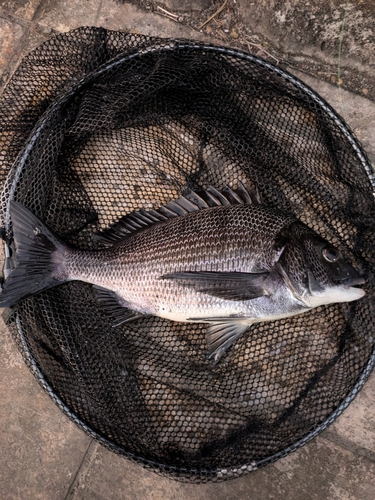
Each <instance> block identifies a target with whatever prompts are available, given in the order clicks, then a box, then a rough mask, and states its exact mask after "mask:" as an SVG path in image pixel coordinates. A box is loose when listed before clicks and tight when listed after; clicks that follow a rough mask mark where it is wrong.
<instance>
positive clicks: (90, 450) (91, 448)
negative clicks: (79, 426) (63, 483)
mask: <svg viewBox="0 0 375 500" xmlns="http://www.w3.org/2000/svg"><path fill="white" fill-rule="evenodd" d="M98 447H99V444H98V443H97V442H96V441H95V440H94V439H91V441H90V444H89V445H88V447H87V450H86V452H85V454H84V456H83V458H82V461H81V463H80V464H79V467H78V469H77V472H76V473H75V475H74V478H73V480H72V482H71V483H70V486H69V489H68V491H67V494H66V495H65V498H64V500H72V499H73V498H74V497H75V493H76V491H77V489H78V488H79V486H80V485H81V484H83V483H84V481H85V477H86V474H87V472H88V471H89V469H90V466H91V463H92V461H93V460H94V458H95V455H96V451H97V449H98Z"/></svg>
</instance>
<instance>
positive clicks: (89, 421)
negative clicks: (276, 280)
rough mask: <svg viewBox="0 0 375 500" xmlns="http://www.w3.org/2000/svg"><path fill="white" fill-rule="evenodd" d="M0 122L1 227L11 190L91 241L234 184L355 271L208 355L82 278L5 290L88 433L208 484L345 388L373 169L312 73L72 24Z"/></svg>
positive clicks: (373, 338)
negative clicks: (123, 311)
mask: <svg viewBox="0 0 375 500" xmlns="http://www.w3.org/2000/svg"><path fill="white" fill-rule="evenodd" d="M0 130H1V135H0V141H1V157H0V158H1V165H2V170H1V176H2V182H3V185H4V190H3V196H2V223H3V226H4V229H5V233H6V234H7V237H8V238H9V237H11V232H9V230H10V223H9V216H8V211H7V206H8V201H9V199H15V200H17V201H19V202H21V203H23V204H24V205H25V206H27V207H28V208H29V210H31V211H32V212H33V213H34V214H35V215H36V216H38V217H40V218H42V219H43V220H44V221H46V223H47V224H48V225H49V227H51V228H52V229H53V230H54V231H55V232H56V233H58V234H59V235H60V236H61V237H62V238H63V239H64V240H65V241H67V242H68V243H71V244H74V245H76V246H78V247H79V248H82V249H90V248H95V245H97V243H95V242H94V241H93V239H92V237H91V236H92V234H93V233H98V232H99V231H101V230H104V229H105V228H107V227H108V226H109V225H110V224H111V223H113V222H115V221H116V220H117V219H119V218H120V217H121V216H123V215H125V214H127V213H129V212H132V211H133V210H137V209H140V208H145V209H149V208H157V207H159V206H161V205H164V204H166V203H168V202H170V201H172V200H174V199H176V198H178V197H179V196H180V195H181V194H182V192H183V191H184V190H185V189H186V188H191V189H194V190H202V189H204V188H206V187H207V186H209V185H211V186H214V187H215V188H217V189H219V190H220V189H223V188H224V187H225V185H227V186H230V187H232V188H233V189H235V188H237V186H238V184H239V182H242V183H243V184H245V185H250V186H256V187H257V189H258V190H259V193H260V195H261V199H262V202H264V203H266V204H268V205H269V206H272V207H276V208H279V209H282V210H284V211H287V212H290V213H292V214H294V215H295V216H296V217H297V218H299V219H300V220H302V221H303V222H304V223H306V224H307V225H308V226H310V227H311V228H313V229H314V230H315V231H316V232H317V233H319V234H320V235H322V236H323V237H324V238H326V239H327V240H328V241H330V242H331V243H332V244H333V245H335V246H337V247H338V248H339V249H340V250H341V251H342V253H343V254H344V256H345V257H346V258H347V260H348V261H349V262H350V263H352V264H353V266H354V267H355V268H356V269H357V270H359V271H360V272H361V274H363V275H364V276H365V277H366V279H367V284H366V286H365V289H366V292H367V295H366V296H365V297H364V298H363V299H361V300H360V301H356V302H351V303H344V304H331V305H328V306H322V307H319V308H317V309H316V310H313V311H312V312H309V313H307V314H304V315H301V316H295V317H292V318H289V319H282V320H279V321H273V322H268V323H259V324H257V325H254V326H252V327H251V328H250V329H249V330H248V331H247V332H246V333H245V334H244V335H242V337H241V338H240V339H239V340H238V341H237V342H236V344H235V346H233V348H232V349H231V350H230V352H229V353H228V354H227V355H226V356H225V357H224V358H223V359H222V360H221V361H220V363H217V364H216V365H215V364H213V363H212V362H211V361H210V360H209V359H207V356H206V355H205V353H206V344H205V335H204V332H205V328H206V325H205V324H192V323H190V324H184V323H174V322H172V321H168V320H164V319H161V318H157V317H149V318H143V319H139V320H136V321H135V322H133V323H128V324H124V325H121V326H118V327H115V328H114V327H113V326H112V325H111V324H110V322H109V321H108V317H107V316H106V315H105V314H104V313H103V312H101V310H100V309H99V308H98V303H97V298H96V295H95V294H94V292H93V290H92V287H91V285H89V284H84V283H82V282H70V283H66V284H64V285H62V286H60V287H57V288H54V289H51V290H48V291H45V292H42V293H39V294H37V295H35V296H33V297H31V298H28V299H25V300H23V301H22V302H21V303H19V304H18V305H17V306H16V307H15V308H14V309H13V310H12V311H11V314H10V317H9V319H8V324H9V328H10V329H11V331H12V333H13V335H14V337H15V339H16V342H17V344H18V346H19V348H20V349H21V352H22V353H23V355H24V357H25V359H26V361H27V363H28V365H29V367H30V368H31V369H32V370H33V372H34V374H35V376H36V377H37V378H38V380H39V381H40V382H41V384H42V385H43V386H44V387H45V388H46V389H47V391H48V392H49V393H50V395H51V396H52V398H53V399H54V400H55V402H57V403H58V404H59V406H60V407H61V408H62V409H63V410H64V411H65V413H67V414H68V415H69V416H70V417H71V418H72V419H73V420H74V421H75V422H76V423H78V424H79V425H80V426H81V427H82V428H83V429H84V430H85V431H86V432H88V433H90V434H91V435H92V436H94V437H95V438H96V439H98V440H99V441H101V442H102V443H103V444H104V445H106V446H107V447H109V448H111V449H112V450H113V451H116V452H117V453H121V454H124V455H126V456H127V457H129V458H131V459H133V460H135V461H138V462H140V463H142V464H143V465H145V466H148V467H150V468H153V469H156V470H157V471H159V472H163V473H167V474H169V475H170V476H172V477H178V478H180V479H184V480H188V481H207V480H219V479H226V478H229V477H238V476H240V475H242V474H244V473H246V472H247V471H250V470H253V469H255V468H258V467H260V466H261V465H264V464H266V463H268V462H270V461H272V460H276V459H277V458H279V457H281V456H283V455H285V454H287V453H288V452H290V451H292V450H294V449H296V448H298V447H299V446H301V445H302V444H303V443H305V442H306V441H308V440H309V439H310V438H311V437H313V436H314V435H316V434H317V433H318V432H319V431H320V430H322V429H324V428H325V427H326V426H327V425H328V424H329V423H330V422H331V421H333V420H334V419H335V418H336V416H337V415H339V414H340V413H341V411H342V410H343V409H344V408H345V407H346V406H347V404H349V402H350V401H351V399H352V398H353V397H354V396H355V394H356V393H357V392H358V390H359V389H360V387H361V385H362V384H363V382H364V380H365V379H366V377H367V376H368V375H369V373H370V371H371V369H372V367H373V365H374V361H375V359H374V343H375V335H374V322H375V307H374V264H375V231H374V213H375V204H374V195H373V193H374V179H373V175H372V171H371V166H370V164H369V162H368V160H367V158H366V155H365V154H364V152H363V150H362V149H361V146H360V145H359V144H358V142H357V141H356V139H355V138H354V137H353V135H352V134H351V132H350V131H349V130H348V128H347V127H346V125H345V124H344V123H343V122H342V120H341V119H340V118H339V117H338V116H337V114H336V113H335V112H334V111H333V110H332V109H331V108H330V107H329V106H328V105H327V104H326V103H325V102H324V100H322V99H321V98H320V97H319V96H318V95H316V94H315V93H314V92H313V91H312V90H311V89H309V88H308V87H306V86H305V85H304V84H303V83H302V82H300V81H299V80H298V79H296V78H294V77H293V76H291V75H290V74H288V73H287V72H285V71H283V70H281V69H280V68H277V67H275V66H272V65H271V64H269V63H268V62H266V61H264V60H261V59H259V58H256V57H253V56H251V55H249V54H245V53H242V52H239V51H235V50H232V49H226V48H223V47H217V46H212V45H207V44H203V43H198V42H192V41H186V40H163V39H156V38H150V37H145V36H141V35H133V34H127V33H120V32H114V31H107V30H105V29H101V28H80V29H78V30H75V31H72V32H70V33H66V34H62V35H58V36H56V37H55V38H52V39H51V40H49V41H47V42H46V43H44V44H43V45H41V46H40V47H39V48H37V49H36V50H34V51H33V52H32V53H31V54H30V55H28V56H27V57H26V58H25V59H24V60H23V62H22V64H21V65H20V67H19V68H18V70H17V72H16V73H15V75H14V76H13V78H12V80H11V81H10V83H9V84H8V86H7V88H6V90H5V92H4V93H3V95H2V98H1V112H0ZM176 300H178V298H177V299H176Z"/></svg>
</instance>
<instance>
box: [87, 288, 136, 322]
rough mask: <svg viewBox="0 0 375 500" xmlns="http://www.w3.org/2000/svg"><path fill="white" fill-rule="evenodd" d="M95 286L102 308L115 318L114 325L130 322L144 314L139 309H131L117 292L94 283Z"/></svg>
mask: <svg viewBox="0 0 375 500" xmlns="http://www.w3.org/2000/svg"><path fill="white" fill-rule="evenodd" d="M93 288H94V289H95V293H96V297H97V299H98V302H99V306H100V308H101V309H102V310H103V311H105V312H106V313H107V314H108V315H109V316H110V317H111V318H112V319H113V323H112V326H113V327H116V326H120V325H122V324H123V323H129V322H130V321H134V320H136V319H138V318H142V317H143V316H144V315H143V314H141V313H139V312H137V311H133V310H132V309H129V308H128V307H127V306H126V305H125V304H124V301H123V300H122V299H121V298H120V297H119V296H118V295H117V293H116V292H113V291H112V290H108V289H107V288H103V287H101V286H98V285H93Z"/></svg>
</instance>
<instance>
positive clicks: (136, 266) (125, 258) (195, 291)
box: [0, 191, 364, 360]
mask: <svg viewBox="0 0 375 500" xmlns="http://www.w3.org/2000/svg"><path fill="white" fill-rule="evenodd" d="M231 193H233V196H232V198H234V202H233V201H232V202H228V200H226V202H227V203H226V204H221V203H220V202H219V203H218V204H217V205H216V206H213V207H208V206H204V205H205V204H204V202H202V203H201V205H202V204H203V208H202V206H200V207H197V205H195V203H194V202H192V203H191V202H189V201H188V200H187V201H186V199H183V202H182V201H181V200H182V199H180V200H177V203H178V202H179V201H180V203H182V204H183V205H184V206H185V208H187V209H188V211H186V210H184V209H182V212H183V213H182V214H180V215H178V214H176V213H174V212H173V208H174V207H177V208H178V206H177V205H176V203H174V205H172V206H171V204H170V208H171V210H169V209H165V211H164V214H166V213H167V216H163V217H161V216H160V215H158V212H156V211H152V212H150V213H147V212H145V211H143V212H138V213H136V214H135V215H133V222H129V220H130V219H129V218H125V220H124V221H123V222H122V225H119V227H114V229H113V231H112V233H111V232H109V236H110V238H112V241H111V243H112V245H111V247H109V248H105V249H103V250H98V251H90V252H89V251H82V250H77V249H73V248H70V247H68V246H66V245H65V244H64V243H62V242H60V241H59V239H58V238H57V237H56V236H55V235H54V234H53V233H52V232H51V231H50V230H49V229H48V228H46V227H45V226H44V225H43V223H42V222H40V221H39V220H38V219H37V218H36V217H35V216H33V215H32V214H31V213H30V212H29V211H27V210H26V209H25V208H24V207H23V206H21V205H19V204H17V203H14V202H12V204H11V212H10V213H11V219H12V223H13V231H14V240H15V245H16V256H17V266H16V268H15V269H14V270H13V271H12V272H11V274H10V276H9V277H8V279H7V280H6V281H5V283H4V287H3V291H2V293H1V295H0V306H5V305H13V304H14V303H16V302H17V301H19V300H20V299H21V298H23V297H25V296H27V295H30V294H32V293H36V292H37V291H38V290H40V289H43V288H48V287H51V286H55V285H57V284H60V283H62V282H65V281H69V280H81V281H86V282H89V283H92V284H93V285H95V286H96V288H97V293H98V299H99V301H100V302H101V304H102V306H103V307H105V308H106V309H107V310H109V311H110V312H112V314H113V316H114V317H115V316H116V317H117V319H118V321H119V322H122V321H128V320H131V319H134V318H135V317H138V316H139V315H144V314H151V315H156V316H160V317H163V318H167V319H170V320H174V321H183V322H186V321H188V322H189V321H195V322H196V321H199V322H207V323H209V324H210V326H209V327H208V330H207V337H206V338H207V342H208V346H209V352H210V354H211V355H212V356H214V357H215V359H216V360H217V359H219V358H220V357H221V355H222V354H223V352H225V350H226V349H227V348H228V347H229V346H230V345H231V344H232V343H233V341H234V340H235V339H236V338H238V336H239V335H240V334H241V333H242V332H244V331H245V330H246V329H247V328H248V326H249V325H250V324H252V323H254V322H259V321H265V320H274V319H279V318H283V317H288V316H293V315H295V314H299V313H302V312H305V311H307V310H309V309H311V308H313V307H317V306H319V305H322V304H327V303H331V302H344V301H351V300H357V299H359V298H360V297H362V296H363V295H364V291H363V290H361V289H358V288H353V287H350V285H355V284H360V283H363V282H364V280H363V279H362V278H360V277H359V275H358V273H357V272H356V271H355V270H354V268H353V267H352V266H351V265H350V264H348V263H347V262H345V260H344V259H343V257H342V255H341V254H340V252H339V251H338V250H337V249H335V248H334V247H332V246H331V245H330V244H329V243H328V242H327V241H325V240H324V239H322V238H321V237H320V236H318V235H317V234H316V233H314V232H313V231H312V230H311V229H309V228H308V227H307V226H305V225H304V224H302V223H301V222H300V221H298V220H296V219H295V218H294V217H292V216H290V215H288V214H283V213H281V212H278V211H276V210H274V209H272V208H270V207H266V206H263V205H261V204H250V203H244V201H243V200H240V201H238V200H237V199H236V197H235V192H233V191H231ZM219 194H220V193H219ZM198 198H199V197H198ZM190 199H194V197H193V198H190ZM199 199H200V198H199ZM224 199H225V197H224ZM245 201H247V200H245ZM198 204H199V203H198ZM167 207H168V206H167ZM177 211H178V210H177ZM168 212H171V213H169V214H168ZM154 219H156V220H154ZM160 219H162V220H160ZM134 221H135V223H134ZM139 226H141V229H138V230H135V229H134V227H135V228H137V227H139ZM104 239H105V238H104ZM33 259H34V260H35V259H37V263H36V264H33V263H32V261H33ZM21 277H22V280H23V282H24V283H26V281H27V282H28V283H29V285H27V284H26V285H25V286H23V290H21V284H20V283H21ZM41 285H42V286H41Z"/></svg>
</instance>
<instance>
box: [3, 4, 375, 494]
mask: <svg viewBox="0 0 375 500" xmlns="http://www.w3.org/2000/svg"><path fill="white" fill-rule="evenodd" d="M374 12H375V6H374V3H373V2H372V1H371V0H352V1H345V0H330V1H329V2H321V1H320V0H308V1H307V2H300V1H298V0H288V1H281V0H271V1H268V0H258V1H256V2H249V1H247V0H227V1H224V0H212V1H206V0H204V1H203V0H202V1H201V2H200V1H199V0H194V1H192V2H188V1H187V0H164V1H163V2H156V1H153V0H137V1H133V2H126V1H123V0H15V1H10V0H0V90H1V88H2V87H4V85H5V84H6V82H7V81H8V79H9V78H10V76H11V75H12V73H13V72H14V70H15V68H16V67H17V65H18V64H19V61H20V60H21V58H22V57H23V56H24V55H25V54H26V53H27V52H29V51H30V50H31V49H32V48H34V47H35V46H36V45H38V44H39V43H41V42H42V41H44V40H46V39H47V38H48V37H50V36H51V35H52V34H54V33H56V32H64V31H68V30H70V29H73V28H76V27H78V26H82V25H95V26H104V27H105V28H109V29H115V30H123V31H131V32H137V33H143V34H150V35H159V36H163V37H186V38H194V39H198V40H206V41H212V42H213V43H222V44H225V45H230V46H232V47H236V48H242V49H245V50H249V51H251V52H254V53H256V54H257V55H260V56H262V57H265V58H266V59H269V60H270V61H271V62H273V63H275V62H279V64H281V65H282V66H283V67H284V68H286V69H288V70H289V71H291V72H294V73H295V74H296V75H297V76H298V77H299V78H301V79H302V80H303V81H305V82H306V83H307V84H308V85H310V86H311V87H312V88H314V89H315V90H316V91H317V92H318V93H320V94H321V95H322V96H323V97H324V98H325V99H326V100H327V101H328V102H329V103H330V104H331V105H332V106H333V107H334V108H335V109H336V110H337V111H338V112H339V113H340V114H341V115H342V116H343V118H344V119H345V120H346V121H347V122H348V124H349V126H350V127H351V128H352V130H353V131H354V133H355V134H356V136H357V137H358V138H359V140H360V141H361V142H362V144H363V146H364V148H365V149H366V151H367V153H368V155H369V158H370V160H371V161H372V162H373V164H374V163H375V102H374V100H375V59H374V57H375V15H374ZM339 54H340V58H339ZM317 78H319V79H317ZM329 82H331V83H329ZM345 89H346V90H345ZM0 259H1V257H0ZM0 401H1V404H0V446H1V454H0V498H1V499H3V500H13V499H14V500H16V499H22V500H29V499H30V500H34V499H42V500H44V499H46V500H50V499H53V500H60V499H69V500H70V499H74V500H78V499H79V500H95V499H98V500H99V499H100V500H101V499H108V500H112V499H113V500H115V499H116V500H117V499H120V500H121V499H142V500H143V499H144V500H148V499H152V500H158V499H163V500H169V499H171V500H172V499H173V500H174V499H189V500H195V499H197V500H198V499H199V500H200V499H203V498H204V499H212V500H221V499H223V500H224V499H229V500H231V499H233V500H240V499H241V500H242V499H250V498H251V499H252V500H263V499H280V498H285V499H288V500H323V499H330V500H373V499H374V498H375V417H374V415H375V374H372V375H371V377H370V378H369V380H368V381H367V382H366V384H365V385H364V387H363V389H362V390H361V392H360V393H359V395H358V396H357V398H356V399H355V400H354V401H353V402H352V403H351V405H350V406H349V407H348V409H347V410H346V411H345V412H344V413H343V414H342V415H341V416H340V417H339V418H338V419H337V420H336V421H335V422H334V424H333V425H331V426H330V427H329V428H328V429H327V430H326V431H324V432H323V433H322V434H320V435H319V436H318V437H317V438H316V439H314V440H313V441H311V442H310V443H309V444H307V445H306V446H305V447H303V448H302V449H299V450H298V451H297V452H295V453H293V454H291V455H289V456H287V457H286V458H284V459H281V460H279V461H277V462H276V463H274V464H270V465H268V466H267V467H265V468H264V469H261V470H259V471H255V472H253V473H251V474H249V475H247V476H245V477H242V478H240V479H236V480H233V481H228V482H225V483H220V484H202V485H193V484H184V483H179V482H175V481H172V480H170V479H168V478H165V477H161V476H158V475H156V474H155V473H153V472H150V471H148V470H145V469H143V468H142V467H140V466H139V465H137V464H135V463H132V462H130V461H127V460H125V459H124V458H122V457H120V456H117V455H115V454H113V453H111V452H109V451H108V450H106V449H105V448H103V447H102V446H100V445H99V444H98V443H96V442H94V441H93V440H92V439H91V438H90V437H88V436H87V435H86V434H84V433H83V432H82V431H81V430H80V429H78V428H77V427H76V426H75V425H74V424H73V423H71V422H70V421H69V419H68V418H67V417H66V416H65V415H64V414H62V412H61V411H60V410H59V409H58V408H57V407H56V406H55V405H54V403H53V402H52V401H51V400H50V398H49V397H48V395H47V394H45V393H44V391H43V390H42V389H41V388H40V386H39V385H38V383H37V382H36V380H35V379H34V378H33V376H32V375H31V373H30V372H29V370H28V368H27V366H26V365H25V363H24V362H23V360H22V358H21V356H20V354H19V353H18V351H17V348H16V346H15V344H14V342H13V340H12V339H11V336H10V334H9V332H8V330H7V329H6V327H5V325H4V323H3V322H2V321H0Z"/></svg>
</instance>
